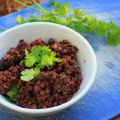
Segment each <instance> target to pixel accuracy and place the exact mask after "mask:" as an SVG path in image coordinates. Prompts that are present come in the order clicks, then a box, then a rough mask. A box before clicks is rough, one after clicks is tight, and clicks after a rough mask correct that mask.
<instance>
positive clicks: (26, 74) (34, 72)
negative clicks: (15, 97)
mask: <svg viewBox="0 0 120 120" xmlns="http://www.w3.org/2000/svg"><path fill="white" fill-rule="evenodd" d="M39 74H40V70H39V69H37V68H35V69H33V68H31V69H25V70H24V71H22V72H21V77H20V79H21V80H22V81H30V80H32V79H34V78H36V77H37V76H38V75H39Z"/></svg>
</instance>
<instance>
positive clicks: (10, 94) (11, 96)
mask: <svg viewBox="0 0 120 120" xmlns="http://www.w3.org/2000/svg"><path fill="white" fill-rule="evenodd" d="M18 92H19V89H18V88H17V86H16V84H13V85H12V87H11V88H10V89H9V90H8V91H7V93H6V95H7V99H8V100H9V101H12V102H16V101H17V94H18Z"/></svg>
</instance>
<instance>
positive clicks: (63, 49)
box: [0, 38, 82, 109]
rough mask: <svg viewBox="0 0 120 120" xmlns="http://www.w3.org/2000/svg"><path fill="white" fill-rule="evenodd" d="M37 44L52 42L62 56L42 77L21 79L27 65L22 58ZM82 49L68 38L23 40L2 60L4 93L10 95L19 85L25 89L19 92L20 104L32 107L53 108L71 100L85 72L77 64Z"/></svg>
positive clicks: (0, 70) (1, 91) (0, 87)
mask: <svg viewBox="0 0 120 120" xmlns="http://www.w3.org/2000/svg"><path fill="white" fill-rule="evenodd" d="M34 45H40V46H44V45H49V46H50V48H51V49H52V50H53V51H55V52H56V54H57V56H58V57H60V58H62V59H63V60H62V62H61V63H55V64H53V66H51V67H50V68H49V69H44V70H43V71H42V72H41V73H40V75H39V77H38V78H36V79H34V80H32V81H28V82H24V81H21V80H20V72H21V71H22V70H24V68H25V67H24V66H22V65H20V64H19V63H20V61H21V60H22V58H23V56H24V50H25V49H27V50H29V51H30V50H31V47H32V46H34ZM77 51H78V48H77V47H76V46H74V45H72V44H70V43H69V42H68V41H67V40H63V41H61V42H56V41H55V40H54V39H53V38H50V39H49V40H48V42H47V43H45V42H43V41H42V40H41V38H38V39H36V40H35V41H33V42H32V43H30V44H28V43H26V42H25V41H24V40H20V41H19V43H18V45H17V47H16V48H11V49H10V50H9V51H8V52H7V53H6V55H5V56H4V57H3V58H1V60H0V94H2V95H4V96H6V92H7V91H8V90H9V89H10V88H11V86H12V85H13V83H14V84H16V86H17V88H18V89H21V90H20V91H19V92H18V94H17V101H16V102H15V103H16V104H17V105H19V106H21V107H25V108H30V109H40V108H49V107H53V106H57V105H60V104H63V103H65V102H67V101H69V100H70V99H71V98H72V96H73V95H74V94H75V92H77V91H78V90H79V88H80V84H81V82H82V75H81V72H80V68H79V67H78V64H77V58H76V52H77Z"/></svg>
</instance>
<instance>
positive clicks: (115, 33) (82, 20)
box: [15, 0, 120, 46]
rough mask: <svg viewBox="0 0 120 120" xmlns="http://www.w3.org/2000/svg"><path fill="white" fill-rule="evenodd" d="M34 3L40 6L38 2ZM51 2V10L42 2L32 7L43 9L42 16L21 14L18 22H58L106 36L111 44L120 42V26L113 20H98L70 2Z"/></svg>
mask: <svg viewBox="0 0 120 120" xmlns="http://www.w3.org/2000/svg"><path fill="white" fill-rule="evenodd" d="M15 1H19V0H15ZM34 1H35V0H34ZM18 3H19V2H18ZM34 3H35V4H36V5H37V6H38V3H36V2H34ZM19 4H21V3H19ZM51 4H52V5H53V4H54V7H53V8H51V10H49V11H47V10H46V9H45V8H43V7H42V6H41V5H40V4H39V7H38V8H37V9H36V8H34V7H33V8H32V7H31V8H32V9H36V10H38V11H41V12H42V14H41V16H39V17H37V16H35V17H29V18H27V19H24V18H22V17H20V16H19V17H18V18H19V19H18V18H17V22H18V24H21V23H23V22H24V23H25V22H52V23H58V24H62V25H64V26H67V27H69V28H72V29H74V30H76V31H77V32H80V33H95V34H97V35H101V36H105V37H106V41H107V43H108V44H110V45H113V46H116V45H119V44H120V28H119V27H118V26H117V25H116V24H115V23H114V22H113V21H110V22H108V23H107V22H104V21H98V20H97V19H96V18H95V17H94V16H90V15H86V14H85V12H84V10H81V9H78V8H73V9H71V8H69V3H68V2H67V3H64V4H61V3H59V2H58V1H56V2H53V1H52V0H51V1H50V5H51ZM24 6H25V5H24ZM20 19H21V20H20ZM21 21H22V22H21Z"/></svg>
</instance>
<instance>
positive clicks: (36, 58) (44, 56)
mask: <svg viewBox="0 0 120 120" xmlns="http://www.w3.org/2000/svg"><path fill="white" fill-rule="evenodd" d="M61 61H62V59H60V58H57V57H56V53H55V52H54V51H52V50H51V49H50V48H49V46H37V45H35V46H33V47H32V49H31V52H28V51H27V50H25V58H24V60H23V63H24V64H25V66H26V67H27V68H29V69H25V70H24V71H22V72H21V77H20V79H21V80H22V81H30V80H32V79H34V78H36V77H37V76H38V75H39V74H40V70H43V69H44V68H46V67H49V66H52V65H53V64H54V63H55V62H61Z"/></svg>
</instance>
